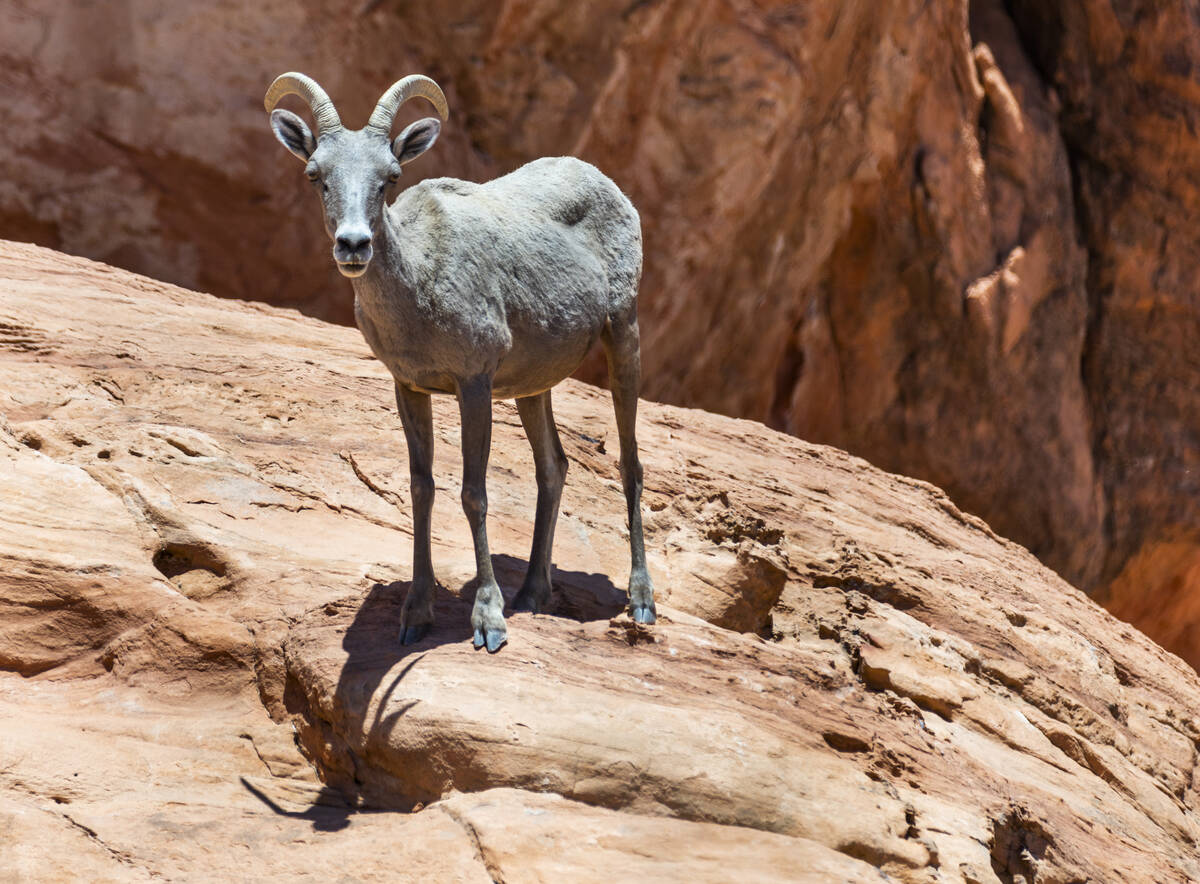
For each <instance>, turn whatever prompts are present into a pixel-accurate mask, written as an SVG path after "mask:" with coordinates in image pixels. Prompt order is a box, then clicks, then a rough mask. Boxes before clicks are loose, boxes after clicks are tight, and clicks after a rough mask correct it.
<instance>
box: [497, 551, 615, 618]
mask: <svg viewBox="0 0 1200 884" xmlns="http://www.w3.org/2000/svg"><path fill="white" fill-rule="evenodd" d="M528 568H529V563H528V562H527V561H525V560H524V559H519V558H517V557H516V556H506V555H495V556H492V569H493V570H494V571H495V572H496V580H497V582H498V583H499V584H500V589H501V590H502V591H503V592H504V599H505V602H506V603H509V604H511V602H512V597H513V596H514V595H516V594H517V590H519V589H520V588H521V583H522V581H524V579H525V572H526V570H528ZM550 582H551V584H552V586H553V592H552V593H551V595H550V607H549V609H548V610H546V611H543V612H542V613H543V614H549V615H550V616H552V617H565V618H567V619H568V620H576V621H579V622H580V623H583V622H587V621H589V620H611V619H612V618H613V617H616V616H617V615H618V614H620V613H621V612H622V611H623V610H625V607H626V605H627V604H628V603H629V596H628V595H627V594H626V593H625V592H623V591H622V590H620V589H617V587H616V585H615V584H614V583H613V582H612V580H611V579H610V578H609V576H608V575H607V574H600V573H598V572H588V571H564V570H563V569H561V568H551V570H550Z"/></svg>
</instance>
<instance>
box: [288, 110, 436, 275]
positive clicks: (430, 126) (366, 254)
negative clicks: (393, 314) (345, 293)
mask: <svg viewBox="0 0 1200 884" xmlns="http://www.w3.org/2000/svg"><path fill="white" fill-rule="evenodd" d="M441 128H442V126H441V123H439V122H438V121H437V120H435V119H433V118H432V117H426V118H425V119H423V120H417V121H416V122H415V123H412V124H410V125H409V126H408V127H407V128H406V129H405V130H404V131H403V132H401V133H400V134H399V135H398V136H397V137H396V140H395V141H389V140H388V136H387V134H386V133H385V132H383V131H381V130H380V129H371V128H370V127H368V128H365V129H359V130H358V131H355V132H352V131H350V130H349V129H342V128H334V129H332V131H330V132H327V133H323V134H322V135H321V137H320V140H319V141H318V140H317V139H316V138H314V137H313V134H312V132H311V131H309V128H308V124H307V123H305V122H304V121H303V120H302V119H300V118H299V117H298V116H296V115H295V114H294V113H292V112H291V111H286V110H281V109H277V110H273V111H271V129H272V130H274V132H275V137H276V138H278V139H279V142H280V144H282V145H283V146H284V147H286V148H287V149H288V151H290V152H291V153H293V154H294V155H296V156H297V157H299V158H300V159H302V160H304V162H305V164H306V165H305V169H304V173H305V174H306V175H307V176H308V179H309V180H310V181H312V182H313V186H314V187H316V188H318V192H319V193H320V196H321V205H322V207H323V208H324V210H325V230H326V232H328V233H329V238H330V239H332V240H333V260H334V261H336V262H337V267H338V270H340V271H341V273H342V275H343V276H348V277H351V278H353V277H356V276H362V275H363V274H364V273H366V272H367V267H368V265H369V264H370V263H371V257H372V255H373V254H374V249H373V247H372V244H373V242H374V240H375V233H376V231H377V228H378V226H379V220H380V218H381V217H382V216H383V206H384V203H385V202H386V198H387V194H388V189H389V188H390V187H391V186H392V185H394V184H395V183H396V181H397V180H399V178H400V167H401V166H402V165H403V164H404V163H407V162H410V161H411V160H414V159H416V158H417V157H419V156H420V155H421V154H423V153H424V152H425V151H427V150H429V148H430V147H432V146H433V143H434V142H435V141H437V137H438V133H439V132H440V131H441Z"/></svg>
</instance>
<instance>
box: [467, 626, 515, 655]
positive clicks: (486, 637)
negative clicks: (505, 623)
mask: <svg viewBox="0 0 1200 884" xmlns="http://www.w3.org/2000/svg"><path fill="white" fill-rule="evenodd" d="M506 644H508V633H507V630H505V629H476V630H475V639H474V645H475V650H477V651H478V650H479V649H480V648H482V647H484V646H485V645H486V646H487V649H488V653H489V654H494V653H496V652H497V651H498V650H500V649H501V648H502V647H504V645H506Z"/></svg>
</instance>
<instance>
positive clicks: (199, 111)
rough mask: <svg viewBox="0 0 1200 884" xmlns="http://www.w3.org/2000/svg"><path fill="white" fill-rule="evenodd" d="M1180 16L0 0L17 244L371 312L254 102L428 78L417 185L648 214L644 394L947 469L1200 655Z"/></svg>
mask: <svg viewBox="0 0 1200 884" xmlns="http://www.w3.org/2000/svg"><path fill="white" fill-rule="evenodd" d="M1009 9H1011V13H1010V12H1009V11H1008V10H1009ZM1048 10H1049V11H1048ZM1185 10H1186V7H1185V5H1184V4H1182V3H1178V2H1172V3H1157V4H1151V3H1148V2H1145V3H1135V2H1109V0H1105V2H1100V0H1072V2H1068V3H1063V4H1055V5H1054V6H1053V7H1050V6H1046V5H1045V4H1037V3H1031V2H1012V3H1007V4H1006V3H1004V2H1002V0H975V2H967V0H952V2H945V3H938V4H927V3H924V2H918V0H897V2H893V3H889V4H879V3H875V2H818V3H809V4H788V3H775V2H751V0H724V2H715V0H713V2H690V0H688V2H685V0H649V2H629V0H622V2H619V3H618V2H611V0H600V2H595V3H587V4H580V3H576V2H568V0H509V2H501V3H485V2H481V0H469V2H465V3H460V4H455V6H454V9H453V11H451V12H448V11H447V10H446V8H445V6H444V4H437V3H433V2H429V0H414V2H410V3H406V4H403V6H401V5H399V4H395V3H391V2H380V0H367V2H362V0H356V2H354V3H338V2H333V0H323V2H316V0H307V2H301V3H283V2H277V0H276V2H263V3H258V4H255V5H253V6H252V7H249V8H247V7H244V6H243V5H242V4H238V3H233V2H227V0H226V2H214V3H209V4H204V5H203V6H195V5H194V4H174V5H164V4H159V3H152V2H148V0H96V2H93V3H89V4H85V5H79V6H74V5H73V6H70V7H68V6H65V5H63V4H57V3H51V2H49V0H0V22H2V23H3V27H0V113H2V114H3V116H4V118H5V119H6V120H8V121H9V123H8V124H7V125H6V128H5V150H4V151H0V236H7V237H12V238H18V239H27V240H33V241H37V242H40V243H43V244H46V245H51V246H54V247H57V248H61V249H65V250H67V251H71V252H77V253H80V254H85V255H88V256H92V257H96V258H100V259H102V260H105V261H109V262H112V263H116V264H120V265H122V266H125V267H129V268H131V269H134V270H138V271H140V272H143V273H148V274H151V275H153V276H157V277H160V278H163V279H167V280H171V281H175V282H179V283H181V284H185V285H188V286H192V287H199V288H204V289H208V290H211V291H214V292H217V293H219V294H224V295H229V296H233V297H240V298H249V299H262V300H266V301H269V302H271V303H275V304H282V305H290V306H295V307H299V308H300V309H302V310H304V311H305V312H308V313H312V314H315V315H319V316H323V317H326V318H332V319H336V320H339V321H343V322H346V321H349V320H350V291H349V287H348V286H347V285H346V283H345V281H344V280H342V279H340V278H338V277H337V276H336V274H335V273H334V271H333V270H332V265H331V262H330V261H329V256H328V252H327V249H328V242H327V240H326V239H325V235H324V232H323V230H322V228H321V224H320V222H319V217H318V213H317V209H316V206H315V205H314V203H313V200H312V197H311V196H310V195H309V194H308V192H307V185H306V184H305V182H304V181H303V178H302V176H301V175H300V168H299V165H298V164H297V163H296V162H295V161H294V160H292V159H291V158H290V157H288V156H287V154H286V153H284V151H283V150H282V149H281V148H279V147H278V145H277V144H276V143H275V142H274V141H273V139H272V138H271V137H270V134H269V132H268V130H267V127H266V122H265V118H264V114H263V112H262V109H261V103H260V98H261V95H262V92H263V91H264V89H265V86H266V84H267V83H268V82H269V81H270V79H271V78H272V77H273V76H274V75H275V74H277V73H279V72H282V71H284V70H288V69H299V70H304V71H306V72H308V73H310V74H312V75H313V76H315V77H316V78H317V79H318V80H320V81H321V82H322V83H323V84H324V85H325V86H326V88H327V89H328V90H329V91H330V93H331V94H332V95H333V96H334V98H335V100H336V101H337V102H338V105H339V108H340V109H341V111H342V115H343V117H344V119H346V121H347V122H348V123H350V124H352V125H353V124H357V123H359V122H361V121H362V120H364V119H365V117H366V115H367V113H368V112H369V110H370V107H371V106H372V104H373V102H374V100H375V98H376V97H377V96H378V94H379V93H380V92H381V91H382V90H383V89H384V88H385V87H386V86H387V85H388V84H389V83H390V82H391V81H392V80H393V79H394V78H395V77H396V76H398V75H399V74H403V73H407V72H410V71H416V70H420V71H424V72H426V73H429V74H430V75H432V76H434V77H435V78H436V79H437V80H438V81H439V82H440V83H441V84H442V85H443V87H444V88H445V89H446V92H447V95H448V97H449V100H450V104H451V108H452V117H451V122H450V125H449V126H448V127H447V129H446V130H445V135H444V136H443V139H442V141H441V142H440V143H439V145H438V147H437V148H436V149H435V150H434V151H432V152H431V153H430V154H429V155H427V156H426V157H424V158H422V160H421V161H419V162H418V163H416V164H415V165H414V166H413V167H410V169H411V170H412V174H413V175H414V177H412V178H410V181H411V180H418V178H419V177H420V176H427V175H432V176H436V175H455V176H459V177H465V178H472V179H480V180H481V179H486V178H489V177H492V176H494V175H497V174H501V173H503V172H505V171H507V170H510V169H512V168H514V167H516V166H517V165H519V164H521V163H522V162H524V161H526V160H528V159H530V158H533V157H536V156H540V155H546V154H558V153H573V154H577V155H579V156H582V157H584V158H586V159H588V160H590V161H592V162H594V163H596V164H597V165H599V166H600V167H601V168H602V169H604V170H605V171H606V172H608V173H609V174H610V175H611V176H612V177H613V178H614V179H615V180H616V181H617V182H618V183H619V184H620V185H621V186H622V187H623V188H624V189H625V190H626V191H627V192H629V193H630V194H631V196H632V197H633V199H634V200H635V202H636V203H637V205H638V206H639V207H640V209H641V211H642V216H643V222H644V228H645V236H646V255H647V264H646V273H645V278H644V282H643V287H642V298H643V303H642V316H643V329H644V335H645V357H644V358H645V362H644V364H645V372H646V382H645V392H646V395H647V396H648V397H650V398H655V399H661V400H665V401H670V402H677V403H685V404H689V405H695V406H699V407H703V408H707V409H711V410H716V411H721V412H724V413H728V414H736V415H743V416H747V417H752V418H757V419H760V420H765V421H767V422H769V423H771V424H772V425H774V426H777V427H779V428H782V429H786V430H788V431H789V432H792V433H795V434H797V435H800V436H803V437H804V438H807V439H810V440H813V441H818V442H827V443H832V444H836V445H839V446H842V447H845V448H848V449H849V450H851V451H853V452H855V453H857V454H860V455H862V456H864V457H866V458H868V459H870V460H871V461H873V462H875V463H877V464H879V465H881V466H883V467H885V468H887V469H891V470H897V471H901V472H904V473H908V474H911V475H917V476H920V477H922V478H926V479H929V480H930V481H933V482H936V483H938V484H939V485H942V486H943V487H945V488H946V489H947V490H948V491H949V492H950V494H951V495H952V497H953V498H954V499H955V500H956V501H957V502H958V503H959V504H960V505H961V506H963V507H964V508H966V509H968V510H971V511H974V512H977V513H980V514H981V515H983V516H984V517H985V518H987V519H988V520H989V522H991V524H992V525H993V526H995V528H996V529H997V530H998V531H999V532H1000V533H1002V534H1005V535H1008V536H1011V537H1013V538H1014V539H1016V540H1018V541H1020V542H1022V543H1023V544H1025V545H1027V546H1029V547H1030V548H1031V549H1032V550H1033V551H1034V552H1035V553H1036V554H1037V555H1038V556H1039V557H1041V558H1042V560H1043V561H1045V562H1046V563H1047V564H1049V565H1050V566H1052V567H1053V568H1055V569H1056V570H1058V571H1059V572H1060V573H1062V574H1063V575H1064V576H1066V577H1067V578H1068V579H1070V580H1072V581H1073V582H1075V583H1077V584H1079V585H1081V586H1083V587H1084V588H1086V589H1088V590H1089V591H1092V592H1095V593H1098V594H1099V595H1101V596H1102V597H1105V598H1108V599H1109V601H1110V604H1112V606H1113V607H1114V610H1117V611H1119V612H1120V613H1122V615H1123V616H1128V617H1131V618H1133V619H1134V621H1135V622H1136V623H1138V624H1139V625H1141V626H1143V627H1144V628H1146V629H1147V630H1148V631H1149V632H1150V633H1151V634H1152V635H1154V636H1155V637H1156V638H1158V639H1159V640H1161V641H1163V642H1164V643H1165V644H1167V645H1168V646H1169V647H1171V648H1172V649H1174V650H1177V651H1180V652H1181V653H1184V654H1186V655H1188V656H1189V658H1191V659H1197V657H1198V656H1200V634H1197V631H1200V626H1197V625H1196V624H1200V612H1198V613H1197V615H1196V616H1195V617H1190V615H1189V616H1183V613H1185V612H1186V610H1187V607H1188V605H1189V604H1191V603H1190V602H1189V601H1188V600H1189V598H1190V597H1191V595H1193V594H1195V593H1196V592H1197V589H1198V588H1200V587H1197V586H1196V583H1195V574H1196V573H1197V568H1198V567H1200V566H1198V565H1197V563H1198V562H1200V552H1198V550H1200V541H1198V534H1200V532H1198V531H1197V529H1196V528H1195V527H1194V526H1195V525H1196V524H1197V521H1198V520H1197V519H1196V515H1197V512H1196V511H1197V506H1198V504H1197V503H1196V501H1197V500H1200V497H1198V496H1197V494H1196V493H1195V492H1196V490H1197V487H1196V486H1197V483H1200V478H1198V476H1200V472H1197V470H1196V469H1195V461H1196V459H1197V453H1196V452H1197V450H1200V445H1198V444H1197V440H1198V438H1200V404H1198V402H1200V400H1196V398H1195V396H1194V395H1193V396H1192V397H1191V398H1190V401H1189V398H1188V395H1187V394H1188V392H1189V391H1190V390H1194V389H1195V388H1196V386H1197V385H1196V383H1195V380H1196V378H1197V377H1200V364H1198V363H1197V362H1196V355H1195V354H1196V352H1197V351H1196V348H1195V346H1194V345H1193V346H1191V347H1190V348H1189V343H1188V342H1189V341H1191V342H1194V341H1195V340H1197V336H1196V333H1197V331H1198V329H1197V323H1198V322H1200V307H1198V305H1197V302H1196V300H1195V295H1194V294H1192V292H1194V291H1195V290H1196V287H1195V285H1194V284H1193V277H1194V276H1195V273H1196V271H1195V265H1194V261H1193V259H1192V258H1191V256H1192V255H1195V254H1197V253H1198V251H1197V249H1195V248H1194V247H1193V246H1192V242H1191V240H1192V238H1193V235H1192V234H1190V233H1189V231H1188V225H1187V223H1186V209H1187V206H1188V205H1189V200H1190V199H1191V198H1192V197H1191V196H1190V194H1191V192H1192V190H1193V189H1194V187H1195V184H1194V183H1192V182H1191V181H1190V178H1189V177H1188V175H1187V174H1185V173H1184V172H1182V171H1180V170H1185V169H1189V168H1195V167H1197V166H1196V164H1195V163H1190V162H1189V160H1190V159H1191V155H1192V153H1193V152H1194V151H1195V150H1196V147H1195V145H1196V143H1197V140H1196V138H1195V136H1194V134H1192V129H1193V128H1194V127H1193V126H1190V122H1191V121H1193V119H1194V116H1195V106H1196V105H1195V102H1196V100H1197V97H1198V96H1197V94H1196V88H1195V84H1194V82H1193V80H1192V79H1191V73H1190V72H1191V70H1192V65H1193V64H1194V61H1193V60H1194V59H1195V58H1196V57H1197V55H1200V50H1195V49H1192V48H1190V44H1189V42H1188V41H1189V40H1190V39H1191V36H1189V35H1194V34H1195V31H1196V27H1197V23H1196V22H1193V21H1192V20H1191V19H1190V18H1189V14H1188V13H1187V12H1186V11H1185ZM423 112H424V111H423V110H419V109H416V108H413V109H411V110H408V111H407V116H408V117H415V116H416V115H418V114H419V113H423ZM406 118H407V117H406ZM582 375H583V376H584V377H585V378H586V379H589V380H601V379H602V377H603V368H602V365H601V364H600V363H599V361H598V360H593V361H591V362H589V363H588V364H587V365H586V366H585V369H584V371H583V372H582ZM1144 562H1158V563H1162V562H1170V563H1173V564H1172V565H1171V566H1170V567H1168V568H1167V569H1166V571H1164V570H1163V568H1162V567H1161V566H1159V565H1155V566H1153V567H1150V566H1148V565H1143V564H1138V563H1144ZM1189 575H1191V576H1189Z"/></svg>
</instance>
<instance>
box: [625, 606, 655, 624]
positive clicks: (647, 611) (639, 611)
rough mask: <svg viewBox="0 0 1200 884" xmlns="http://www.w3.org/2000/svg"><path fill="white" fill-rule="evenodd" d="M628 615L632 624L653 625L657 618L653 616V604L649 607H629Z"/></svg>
mask: <svg viewBox="0 0 1200 884" xmlns="http://www.w3.org/2000/svg"><path fill="white" fill-rule="evenodd" d="M629 614H630V616H632V617H633V622H634V623H647V624H649V623H653V622H654V621H655V620H657V619H658V618H657V617H656V616H655V615H654V605H653V603H651V604H649V605H630V606H629Z"/></svg>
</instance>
